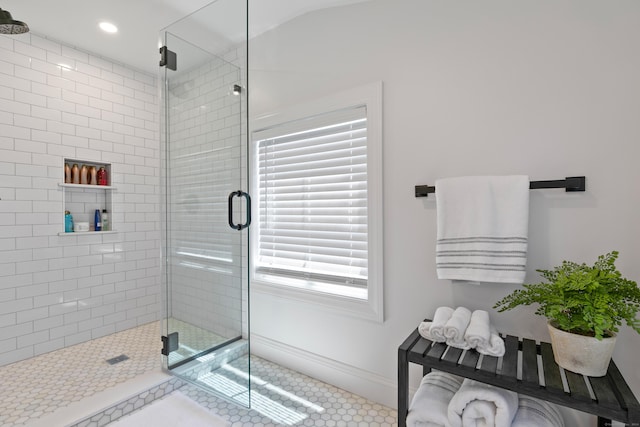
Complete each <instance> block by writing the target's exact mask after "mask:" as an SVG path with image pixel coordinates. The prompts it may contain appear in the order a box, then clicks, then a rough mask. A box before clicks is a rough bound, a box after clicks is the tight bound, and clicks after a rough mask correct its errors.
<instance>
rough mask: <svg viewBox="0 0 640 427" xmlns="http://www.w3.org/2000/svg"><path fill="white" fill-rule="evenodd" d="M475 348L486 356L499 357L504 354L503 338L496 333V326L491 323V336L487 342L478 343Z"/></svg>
mask: <svg viewBox="0 0 640 427" xmlns="http://www.w3.org/2000/svg"><path fill="white" fill-rule="evenodd" d="M476 350H477V351H478V353H480V354H485V355H487V356H495V357H501V356H504V340H503V339H502V338H500V335H498V331H497V330H496V328H495V327H494V326H493V325H491V338H489V341H488V342H487V344H486V345H485V344H482V345H478V346H477V347H476Z"/></svg>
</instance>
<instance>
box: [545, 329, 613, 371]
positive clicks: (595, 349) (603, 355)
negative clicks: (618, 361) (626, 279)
mask: <svg viewBox="0 0 640 427" xmlns="http://www.w3.org/2000/svg"><path fill="white" fill-rule="evenodd" d="M547 326H548V327H549V334H550V335H551V345H552V347H553V357H554V359H555V360H556V363H557V364H558V365H560V366H561V367H563V368H564V369H567V370H569V371H572V372H575V373H578V374H583V375H588V376H590V377H602V376H604V375H606V374H607V369H608V368H609V361H610V360H611V355H612V354H613V348H614V347H615V345H616V337H615V335H614V336H613V337H610V338H603V339H602V340H597V339H595V338H593V337H585V336H584V335H578V334H572V333H570V332H565V331H562V330H560V329H557V328H555V327H554V326H553V325H552V324H551V323H550V322H548V323H547Z"/></svg>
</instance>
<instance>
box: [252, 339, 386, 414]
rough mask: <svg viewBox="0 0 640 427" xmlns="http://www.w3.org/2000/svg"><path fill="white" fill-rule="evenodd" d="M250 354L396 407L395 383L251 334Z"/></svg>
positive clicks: (362, 370)
mask: <svg viewBox="0 0 640 427" xmlns="http://www.w3.org/2000/svg"><path fill="white" fill-rule="evenodd" d="M250 342H251V344H250V345H251V354H255V355H256V356H258V357H262V358H264V359H267V360H269V361H272V362H274V363H277V364H279V365H282V366H284V367H287V368H289V369H293V370H295V371H298V372H300V373H302V374H305V375H309V376H310V377H313V378H315V379H318V380H320V381H323V382H326V383H328V384H331V385H334V386H336V387H339V388H341V389H343V390H347V391H349V392H351V393H355V394H357V395H359V396H362V397H365V398H367V399H369V400H372V401H374V402H377V403H380V404H382V405H385V406H387V407H389V408H393V409H396V407H397V386H396V382H395V381H393V380H390V379H389V378H386V377H383V376H381V375H378V374H376V373H373V372H370V371H366V370H364V369H360V368H358V367H356V366H352V365H348V364H345V363H342V362H339V361H337V360H333V359H329V358H326V357H324V356H320V355H318V354H315V353H311V352H308V351H306V350H303V349H300V348H297V347H293V346H290V345H288V344H285V343H282V342H279V341H275V340H272V339H270V338H267V337H264V336H261V335H257V334H251V339H250Z"/></svg>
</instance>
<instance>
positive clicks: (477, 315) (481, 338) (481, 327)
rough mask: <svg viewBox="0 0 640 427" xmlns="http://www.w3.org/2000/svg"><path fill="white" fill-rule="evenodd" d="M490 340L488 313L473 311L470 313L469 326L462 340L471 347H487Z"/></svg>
mask: <svg viewBox="0 0 640 427" xmlns="http://www.w3.org/2000/svg"><path fill="white" fill-rule="evenodd" d="M490 338H491V324H490V322H489V313H487V312H486V311H485V310H475V311H474V312H473V313H471V320H470V321H469V326H467V330H466V331H465V332H464V339H465V341H466V342H467V344H469V345H470V346H471V348H476V347H478V346H481V347H482V346H483V347H487V345H488V344H489V339H490Z"/></svg>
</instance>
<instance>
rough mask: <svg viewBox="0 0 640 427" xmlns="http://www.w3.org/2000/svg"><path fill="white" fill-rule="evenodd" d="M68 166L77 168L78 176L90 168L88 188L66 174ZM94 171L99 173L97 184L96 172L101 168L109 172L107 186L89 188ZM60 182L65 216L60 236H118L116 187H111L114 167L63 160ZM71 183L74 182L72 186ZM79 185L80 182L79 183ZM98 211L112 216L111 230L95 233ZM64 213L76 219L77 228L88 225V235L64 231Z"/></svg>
mask: <svg viewBox="0 0 640 427" xmlns="http://www.w3.org/2000/svg"><path fill="white" fill-rule="evenodd" d="M67 165H69V167H70V168H73V167H74V165H77V167H78V173H81V170H82V167H83V166H84V167H86V168H87V174H88V181H87V182H89V183H88V184H81V183H77V184H76V183H74V182H73V178H71V179H69V177H68V176H66V174H65V169H66V166H67ZM91 168H95V169H96V181H97V171H99V170H100V168H104V170H105V171H106V185H99V184H97V183H96V184H90V182H91V172H90V170H91ZM60 177H61V182H59V183H58V186H59V187H60V188H61V190H62V216H61V221H60V224H61V231H60V232H59V233H58V235H59V236H73V235H80V234H88V233H93V234H109V233H117V231H116V230H115V228H114V226H113V219H112V218H113V215H112V213H113V194H112V193H113V191H114V190H116V187H114V186H112V185H111V163H103V162H96V161H93V160H82V159H72V158H64V159H63V162H62V169H61V173H60ZM69 181H71V182H69ZM78 181H79V182H80V180H79V179H78ZM96 209H99V210H100V212H101V213H102V211H103V210H106V211H107V212H108V214H109V226H108V229H107V230H101V231H95V224H94V213H95V211H96ZM65 211H69V212H70V213H71V215H72V216H73V221H74V224H77V223H82V222H86V223H88V224H89V231H74V232H65V231H64V216H65Z"/></svg>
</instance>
